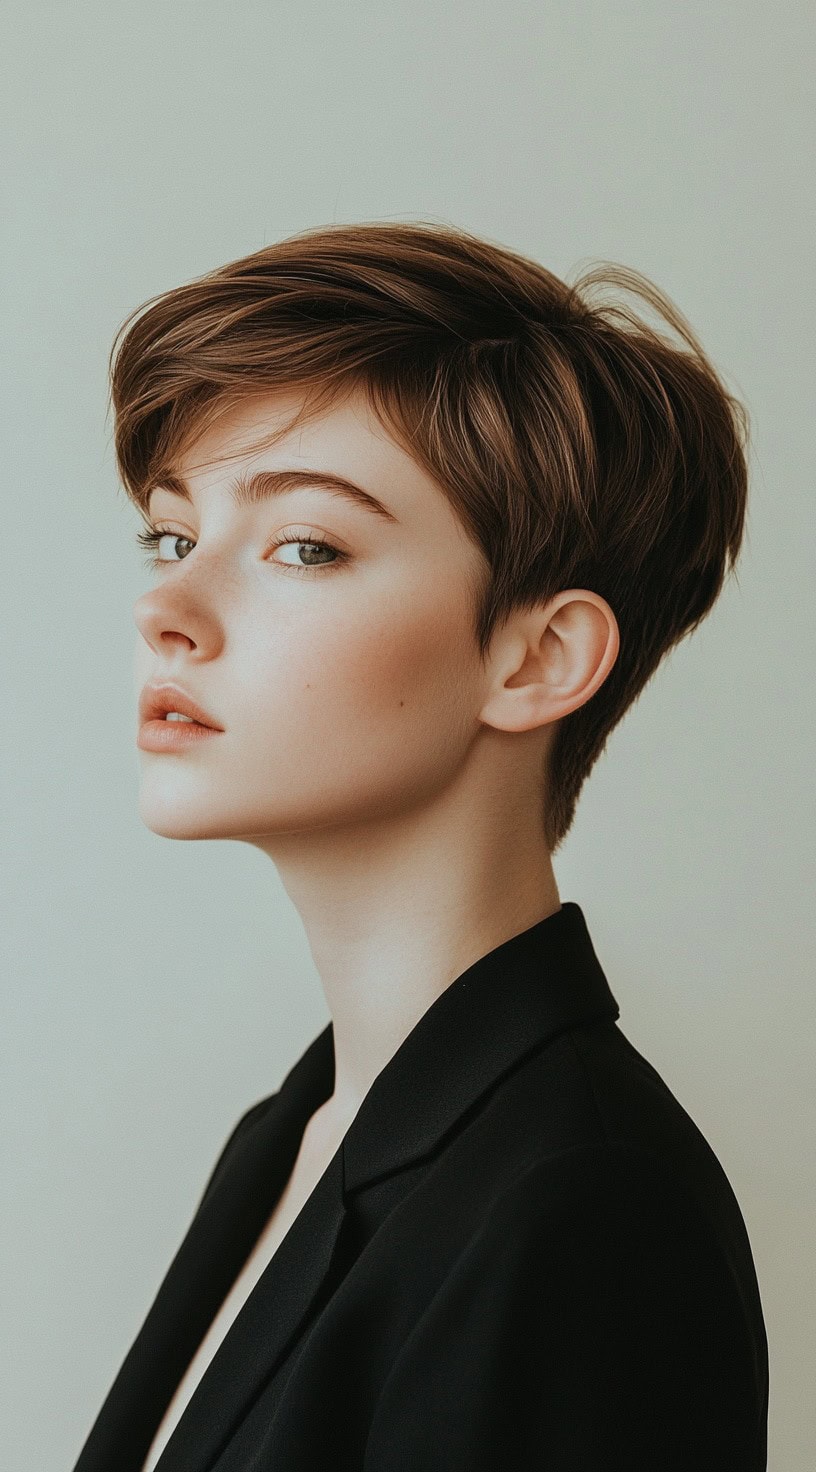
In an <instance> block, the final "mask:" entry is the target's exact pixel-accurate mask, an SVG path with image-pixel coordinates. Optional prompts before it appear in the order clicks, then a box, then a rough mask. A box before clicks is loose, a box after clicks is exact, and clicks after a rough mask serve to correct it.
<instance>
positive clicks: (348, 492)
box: [145, 467, 398, 521]
mask: <svg viewBox="0 0 816 1472" xmlns="http://www.w3.org/2000/svg"><path fill="white" fill-rule="evenodd" d="M301 486H306V487H310V488H311V489H313V490H320V491H330V492H331V493H332V494H333V495H335V496H342V497H343V498H344V499H345V500H347V501H353V502H354V503H355V505H357V506H362V507H363V509H364V510H366V511H370V512H372V513H373V514H374V515H375V516H382V517H385V519H386V520H387V521H397V520H398V518H397V517H396V516H395V515H394V513H393V511H389V510H388V507H387V506H384V505H383V503H382V501H378V500H377V497H376V496H372V494H371V492H370V491H364V490H363V488H362V486H358V485H355V483H354V481H351V480H346V479H345V477H344V476H342V475H335V473H334V472H333V471H331V470H307V469H304V468H303V467H297V468H295V467H293V468H292V469H290V470H258V471H256V472H255V474H254V475H250V476H245V475H239V476H237V477H236V478H235V480H233V481H232V482H231V484H230V487H229V495H230V499H231V500H232V503H233V505H235V506H258V505H260V504H261V503H262V502H264V501H269V500H271V499H272V497H273V496H282V495H284V494H285V493H286V492H287V491H294V490H297V489H298V488H299V487H301ZM159 490H166V491H172V492H173V493H174V495H176V496H180V497H181V499H182V500H183V501H190V502H191V503H192V500H193V497H192V494H191V492H190V487H189V486H188V485H187V482H186V481H185V480H184V479H183V478H182V477H181V476H180V475H166V476H164V477H163V478H162V480H161V481H158V482H157V483H156V485H154V486H151V488H150V490H149V491H148V493H147V496H146V497H145V506H146V507H147V508H149V506H150V498H151V496H152V495H153V493H154V491H159Z"/></svg>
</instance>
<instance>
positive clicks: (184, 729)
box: [136, 721, 223, 751]
mask: <svg viewBox="0 0 816 1472" xmlns="http://www.w3.org/2000/svg"><path fill="white" fill-rule="evenodd" d="M222 734H223V733H222V732H221V731H216V730H215V728H214V727H213V726H201V725H199V723H198V721H145V723H144V725H143V726H140V727H139V734H138V736H137V737H136V745H137V746H138V747H139V748H140V749H141V750H142V751H181V750H183V749H184V748H185V747H188V746H195V745H196V743H197V742H199V741H206V740H208V738H209V737H210V736H221V735H222Z"/></svg>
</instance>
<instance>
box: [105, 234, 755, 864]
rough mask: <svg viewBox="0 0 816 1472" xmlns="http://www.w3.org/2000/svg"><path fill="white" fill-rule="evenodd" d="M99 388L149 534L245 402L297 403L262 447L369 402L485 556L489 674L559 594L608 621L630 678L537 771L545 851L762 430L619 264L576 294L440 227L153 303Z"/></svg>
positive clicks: (606, 694) (704, 550)
mask: <svg viewBox="0 0 816 1472" xmlns="http://www.w3.org/2000/svg"><path fill="white" fill-rule="evenodd" d="M609 286H611V287H613V288H616V289H621V290H623V291H625V292H628V293H630V294H632V295H634V296H635V297H636V298H638V297H639V298H640V299H641V300H642V301H643V302H645V303H646V304H647V305H648V306H649V307H650V308H652V309H653V311H654V312H655V313H657V314H658V317H659V318H662V319H663V322H665V323H666V324H668V326H669V327H670V328H671V329H672V330H673V332H674V333H675V334H676V336H677V337H678V338H679V339H680V341H679V343H678V342H675V341H673V340H672V338H671V337H670V336H667V335H666V333H665V330H663V322H661V323H660V324H659V325H658V326H653V325H649V324H648V322H647V321H646V320H644V317H643V314H642V312H641V313H637V312H635V311H634V310H633V309H632V307H631V306H630V305H627V304H626V303H625V302H624V301H623V300H619V301H617V302H615V301H613V302H611V303H609V302H606V303H604V300H603V295H604V288H607V287H609ZM598 289H600V291H601V296H600V299H598V300H595V297H596V296H597V294H598ZM109 367H110V383H111V404H112V407H113V411H114V421H115V424H114V443H115V454H116V461H117V468H118V471H119V474H120V476H121V479H122V482H123V485H124V487H125V490H126V492H127V495H128V496H129V497H130V498H131V500H132V501H133V502H134V503H135V505H136V506H137V507H138V508H139V509H140V511H141V512H142V514H143V515H145V513H146V503H147V495H148V493H149V491H150V490H151V489H152V487H153V486H154V485H156V484H159V483H160V482H161V481H162V478H163V477H165V476H167V475H172V473H173V467H174V464H175V463H176V461H177V460H178V457H179V456H180V454H181V453H182V451H183V450H184V449H185V448H186V447H187V446H189V445H190V444H191V443H192V442H194V440H195V438H196V436H197V435H198V434H199V433H200V432H202V431H203V430H204V429H207V428H209V427H210V426H211V425H213V424H214V423H216V422H217V420H218V419H219V417H220V416H221V415H222V414H223V413H224V412H225V411H226V410H228V409H230V408H231V407H232V406H234V405H235V404H236V403H237V402H238V401H240V400H242V399H245V398H247V397H248V396H250V395H255V394H257V393H262V392H264V391H269V390H274V389H276V388H286V389H300V388H302V389H303V390H304V391H305V396H304V402H303V406H302V408H301V410H300V412H299V413H298V414H297V415H296V417H295V419H294V420H291V421H290V422H289V424H287V426H285V429H284V430H278V431H276V433H275V434H273V435H271V436H270V437H269V438H268V439H265V440H264V441H263V443H264V444H267V443H270V442H271V441H272V440H274V439H276V438H277V437H278V435H279V434H282V433H284V432H286V431H287V430H288V429H289V428H291V427H292V426H293V425H295V424H298V423H301V422H304V421H305V420H306V419H308V418H311V417H312V416H313V415H315V414H320V413H321V412H323V411H325V410H326V409H327V408H329V407H330V406H331V405H332V404H333V403H335V402H337V401H338V400H340V399H342V398H343V397H345V395H346V394H347V393H348V392H350V391H353V390H355V389H362V390H363V391H364V392H365V393H366V395H367V398H368V401H369V403H370V404H371V406H372V408H373V410H374V411H375V413H376V414H377V416H378V418H379V420H380V422H381V423H382V424H383V426H384V427H385V428H386V430H387V431H388V432H389V433H390V434H391V435H392V437H394V438H395V439H396V440H397V442H398V443H399V444H401V446H402V447H403V448H404V449H405V450H407V452H408V453H409V454H410V455H411V456H412V457H413V458H414V460H415V461H416V462H417V463H418V464H419V465H421V466H422V467H423V468H424V469H425V471H426V472H428V473H429V474H430V476H431V477H432V478H433V480H434V481H435V482H436V483H437V484H438V485H439V487H440V489H441V491H442V492H443V493H444V494H445V495H446V496H447V497H448V500H449V502H450V503H451V505H452V507H453V509H454V510H455V512H456V514H457V516H458V517H459V519H460V521H461V522H462V523H463V525H464V527H465V529H466V531H467V533H468V534H469V535H470V537H471V538H472V539H473V540H474V541H475V542H476V544H477V545H478V546H479V547H480V548H481V551H482V553H483V554H484V559H485V575H484V578H483V581H482V583H481V585H480V586H479V587H478V589H477V590H476V596H475V598H474V607H473V629H474V638H475V641H476V645H477V647H478V651H479V654H480V656H481V658H482V659H484V658H485V655H486V653H487V650H488V647H489V644H490V639H491V635H492V634H493V632H494V630H495V629H496V628H497V627H498V626H500V625H501V624H502V623H503V621H504V620H505V619H506V618H507V616H508V615H509V614H510V613H511V612H512V611H513V610H514V609H529V608H532V607H534V606H535V605H536V604H539V603H546V602H547V601H549V600H550V599H551V598H552V597H553V596H554V595H555V594H556V593H558V592H560V591H561V590H563V589H567V588H586V589H589V590H592V591H594V592H595V593H597V594H599V595H600V596H601V597H602V598H604V599H605V600H606V601H607V602H608V604H609V605H610V607H611V609H612V611H613V612H614V614H615V617H616V619H617V622H618V628H619V632H620V648H619V652H618V656H617V659H616V661H615V664H614V665H613V667H612V669H611V671H610V672H609V674H608V675H607V677H606V679H605V680H604V682H603V684H602V685H601V686H600V687H599V689H598V690H597V691H596V692H595V694H594V695H593V696H592V697H591V698H590V699H589V700H588V701H586V702H585V704H584V705H582V706H580V707H579V708H578V709H576V710H574V711H571V712H570V713H569V714H568V715H566V716H564V717H562V718H561V719H560V720H559V721H558V722H557V723H556V729H555V730H554V733H553V738H552V742H551V745H550V747H549V750H548V752H547V756H546V760H545V762H544V770H543V772H542V791H541V795H540V799H539V800H540V801H541V804H542V822H543V826H544V833H545V837H546V842H547V844H548V848H549V850H550V852H551V853H554V852H555V851H556V850H557V849H558V847H559V846H560V844H561V842H562V841H563V839H564V837H565V836H566V834H567V832H568V830H569V828H570V826H571V824H572V821H573V817H574V813H575V806H576V803H577V800H578V796H579V793H580V790H581V787H582V785H583V783H584V781H585V779H586V778H587V776H588V775H589V772H590V770H591V768H592V766H593V765H594V763H595V761H596V760H597V758H598V757H599V756H600V754H601V752H602V751H603V749H604V746H605V744H606V740H607V737H608V736H609V734H610V732H611V731H612V730H613V729H614V727H615V726H616V725H617V723H618V721H620V719H621V717H622V716H623V714H624V712H625V711H626V710H627V709H628V707H629V706H630V705H631V704H632V703H633V701H634V700H636V698H637V697H638V695H639V694H640V692H641V690H642V689H643V687H644V686H645V684H646V682H647V681H648V680H649V678H650V676H651V675H652V673H653V672H654V670H655V669H656V668H657V666H658V664H659V663H660V661H661V659H662V657H663V655H664V654H665V653H666V652H667V650H669V649H671V648H672V646H674V645H675V644H677V643H678V642H679V640H680V639H681V638H683V637H684V636H685V635H686V634H687V633H689V632H690V631H692V630H693V629H694V628H695V627H696V626H697V624H699V623H700V621H701V620H702V619H703V618H704V617H705V615H706V614H707V613H708V612H709V610H710V609H711V607H712V606H713V604H714V602H715V600H716V599H717V597H718V595H719V593H720V590H721V588H722V585H723V582H724V580H725V576H726V572H727V571H728V570H729V569H733V566H734V563H735V561H736V558H737V555H738V553H739V550H740V547H741V543H742V539H743V531H744V523H745V513H746V498H747V480H748V475H747V460H746V449H747V436H748V415H747V413H746V410H745V408H744V407H743V405H742V404H740V403H739V402H738V401H737V400H736V399H735V398H734V397H733V396H732V395H731V394H730V393H729V392H728V391H727V390H726V388H725V386H724V384H723V382H722V381H721V379H720V378H719V377H718V375H717V373H716V372H715V370H714V368H713V366H712V364H711V362H710V361H709V359H708V358H707V357H706V355H705V353H704V351H703V349H702V347H701V345H700V343H699V341H698V340H697V338H696V337H695V335H694V333H693V332H692V329H691V328H690V326H689V324H688V322H687V321H686V319H685V318H684V317H683V316H682V315H681V314H680V312H679V311H678V310H677V308H676V307H675V306H674V305H673V303H672V302H671V301H670V300H669V299H668V298H667V297H666V296H665V295H664V293H662V292H661V291H660V290H659V289H658V288H657V287H656V286H654V284H653V283H652V282H650V281H649V280H647V278H646V277H644V276H642V275H641V274H639V273H638V272H635V271H632V270H629V269H627V268H626V267H623V266H618V265H615V264H609V263H601V265H599V266H598V265H596V266H595V267H594V268H592V269H589V270H586V271H585V272H584V273H583V274H582V275H581V276H580V277H579V278H578V279H577V281H576V282H575V284H574V285H568V284H566V283H565V282H564V281H562V280H561V279H559V278H558V277H557V276H555V275H553V274H552V273H551V272H550V271H548V270H546V269H545V268H544V267H543V266H541V265H539V264H537V263H536V262H535V261H533V260H530V259H527V258H526V257H525V256H523V255H520V254H517V253H516V252H514V251H511V250H509V249H507V248H505V247H503V246H501V245H498V244H495V243H492V242H489V241H487V240H485V239H483V238H481V237H478V236H476V235H473V234H470V233H469V232H467V231H465V230H460V229H455V228H453V227H451V226H447V225H444V226H443V225H435V224H432V223H423V222H418V223H407V224H406V223H390V222H386V223H376V222H375V223H361V224H339V225H329V226H325V227H319V228H315V229H309V230H305V231H302V232H299V233H298V234H295V235H291V236H289V237H287V238H286V239H284V240H280V241H277V242H275V243H274V244H272V245H268V246H265V247H264V248H263V249H261V250H258V251H255V252H253V253H252V254H251V255H248V256H243V257H242V258H241V259H239V260H235V261H232V262H230V263H229V264H228V265H225V266H221V267H220V268H218V269H216V270H211V271H209V272H207V273H206V274H205V275H203V276H200V277H197V278H195V279H193V280H192V281H190V282H188V283H187V284H185V285H182V286H180V287H177V288H175V289H172V290H170V291H167V292H165V293H163V294H161V295H159V296H156V297H152V298H150V299H149V300H148V301H147V302H146V303H144V304H143V306H142V307H139V308H137V309H136V310H135V311H134V312H131V313H130V314H129V316H128V317H127V318H126V319H125V321H124V322H123V324H122V326H121V327H120V328H119V331H118V332H117V335H116V338H115V340H114V344H113V347H112V349H111V355H110V364H109Z"/></svg>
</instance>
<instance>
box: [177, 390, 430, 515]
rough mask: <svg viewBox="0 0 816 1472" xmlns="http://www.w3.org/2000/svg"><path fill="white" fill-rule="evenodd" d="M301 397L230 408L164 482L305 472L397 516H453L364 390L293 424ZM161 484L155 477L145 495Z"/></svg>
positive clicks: (277, 394)
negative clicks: (363, 494)
mask: <svg viewBox="0 0 816 1472" xmlns="http://www.w3.org/2000/svg"><path fill="white" fill-rule="evenodd" d="M303 401H304V395H303V394H302V393H297V392H293V391H291V390H275V391H270V392H269V393H264V394H257V395H253V396H252V398H248V399H246V400H244V401H242V402H241V403H240V404H237V405H232V406H231V407H230V408H229V409H228V410H227V411H226V412H225V413H223V414H222V416H221V417H220V418H219V419H218V420H217V422H216V423H215V424H213V425H211V426H209V427H208V428H207V429H205V430H204V431H203V432H202V433H201V434H199V435H197V436H195V438H194V439H193V440H192V441H191V443H190V444H189V445H188V446H187V447H186V448H185V449H184V451H183V452H182V453H181V454H180V455H179V456H178V458H177V459H176V461H175V462H174V466H173V476H167V477H165V480H166V481H168V482H169V484H170V486H171V487H172V484H173V482H174V480H179V481H182V482H183V483H184V484H186V485H187V486H188V487H190V489H191V490H192V492H193V495H194V497H198V496H199V494H203V493H208V492H210V491H211V490H212V491H218V490H219V489H220V488H223V489H224V490H225V491H226V490H227V488H228V487H230V486H231V485H232V484H233V483H234V481H235V480H236V478H240V479H242V480H244V481H246V479H247V477H248V476H250V475H252V474H254V473H255V472H258V471H267V470H268V471H274V470H283V469H293V470H298V469H299V470H305V469H309V470H315V471H322V472H326V473H327V474H333V475H335V476H340V477H344V478H347V479H348V480H350V481H351V482H353V483H355V484H356V485H358V486H360V487H362V488H363V489H364V490H368V491H369V492H370V494H371V495H372V496H373V497H376V498H377V499H378V500H379V501H380V502H381V503H382V504H383V505H384V506H385V507H386V508H387V509H389V510H390V511H391V512H392V513H393V515H394V516H395V517H396V518H397V519H399V520H410V519H411V517H412V516H417V515H421V516H425V517H427V516H429V515H430V516H432V517H438V518H441V519H449V518H451V517H453V511H452V509H451V507H450V504H449V502H448V499H447V496H446V495H445V493H444V492H443V490H442V488H441V487H440V486H439V485H438V484H437V482H436V481H435V480H433V479H432V477H431V476H430V475H429V474H428V473H427V472H426V471H425V470H424V468H423V467H422V466H421V465H419V464H418V463H417V461H416V460H415V459H414V458H413V457H412V456H411V455H410V454H409V453H408V451H407V450H406V449H404V448H403V447H402V445H401V444H399V442H398V441H397V439H396V438H395V437H394V436H393V435H392V434H390V433H389V431H388V429H387V428H386V427H385V426H384V425H383V424H381V422H380V420H379V419H378V417H377V415H376V414H375V412H374V410H373V409H372V407H371V405H370V404H369V402H368V399H367V397H366V396H365V395H364V394H363V393H362V392H359V391H358V392H354V393H350V394H347V395H346V396H345V397H344V398H343V400H342V401H340V402H337V403H335V404H333V405H331V406H330V407H328V408H325V409H323V410H321V411H320V412H318V413H313V414H312V417H310V418H307V419H306V420H304V421H302V422H301V423H299V424H297V425H292V423H291V421H292V420H293V419H294V417H295V415H296V414H297V413H298V411H299V410H300V408H301V407H302V405H303ZM162 487H163V482H162V481H161V480H160V481H159V482H157V485H156V487H155V488H154V490H153V492H152V493H151V496H158V494H159V491H160V490H161V489H162ZM457 524H458V523H457Z"/></svg>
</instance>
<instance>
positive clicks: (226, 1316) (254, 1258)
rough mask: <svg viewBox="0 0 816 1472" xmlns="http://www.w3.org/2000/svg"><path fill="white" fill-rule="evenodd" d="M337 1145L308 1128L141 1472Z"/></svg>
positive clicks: (145, 1471)
mask: <svg viewBox="0 0 816 1472" xmlns="http://www.w3.org/2000/svg"><path fill="white" fill-rule="evenodd" d="M315 1119H316V1116H313V1119H312V1120H310V1122H309V1124H310V1125H312V1124H313V1122H314V1121H315ZM338 1145H339V1139H338V1140H337V1141H329V1142H325V1141H322V1140H319V1139H318V1140H315V1137H314V1134H313V1135H312V1136H310V1135H309V1125H307V1128H306V1131H305V1133H304V1136H303V1139H302V1141H301V1145H300V1150H299V1153H298V1156H297V1159H296V1161H295V1164H294V1166H293V1169H292V1174H291V1175H290V1177H289V1180H288V1181H287V1183H286V1186H285V1187H284V1189H283V1192H282V1193H281V1196H280V1198H279V1199H278V1202H277V1205H276V1206H275V1208H274V1210H273V1211H272V1214H271V1216H270V1217H269V1220H268V1221H267V1223H266V1226H265V1227H264V1229H263V1231H262V1232H261V1235H260V1237H259V1238H258V1240H257V1242H256V1243H255V1246H254V1247H253V1249H252V1251H251V1253H250V1254H249V1257H248V1258H247V1260H246V1262H245V1263H244V1266H243V1267H242V1269H241V1271H240V1273H239V1274H238V1277H237V1278H236V1279H235V1282H234V1283H233V1285H232V1287H231V1288H230V1290H229V1292H228V1293H227V1296H226V1298H225V1299H224V1301H223V1303H222V1305H221V1307H220V1309H219V1310H218V1313H217V1314H216V1316H215V1318H214V1319H213V1321H212V1323H211V1325H210V1327H209V1329H208V1330H207V1333H206V1334H205V1335H204V1338H203V1339H202V1341H201V1343H200V1345H199V1346H198V1349H197V1350H196V1352H195V1354H194V1355H193V1358H192V1360H191V1361H190V1364H189V1366H188V1368H187V1370H186V1372H185V1374H184V1376H183V1378H182V1379H181V1381H180V1382H179V1385H178V1387H177V1389H176V1392H175V1394H174V1396H173V1399H172V1400H171V1401H170V1404H169V1406H168V1407H167V1410H166V1411H165V1413H164V1416H163V1418H162V1420H161V1422H160V1424H159V1427H158V1430H157V1431H156V1435H155V1436H154V1438H153V1441H152V1443H151V1446H150V1450H149V1452H148V1454H147V1458H146V1460H145V1462H144V1464H143V1467H142V1472H153V1469H154V1468H155V1466H156V1463H157V1462H158V1460H159V1457H160V1456H161V1454H162V1452H163V1451H164V1448H165V1446H166V1445H167V1442H168V1441H169V1440H170V1437H171V1436H172V1434H173V1431H174V1430H175V1428H176V1426H177V1424H178V1422H179V1421H180V1419H181V1416H182V1414H183V1412H184V1410H185V1408H186V1406H187V1404H188V1402H189V1400H190V1399H191V1397H192V1395H193V1392H194V1391H195V1389H196V1386H197V1385H198V1383H199V1381H200V1379H201V1377H202V1375H203V1374H204V1371H205V1370H206V1368H207V1366H208V1365H209V1363H210V1360H211V1359H212V1358H213V1355H214V1354H215V1352H216V1350H217V1349H218V1347H219V1345H220V1344H221V1341H222V1340H223V1339H224V1337H225V1335H226V1334H227V1331H228V1330H229V1328H230V1327H231V1325H232V1323H233V1322H234V1320H235V1318H236V1317H237V1315H238V1314H239V1312H240V1310H241V1309H242V1307H243V1305H244V1304H245V1303H246V1300H247V1299H248V1297H249V1295H250V1293H251V1292H252V1290H253V1288H254V1287H255V1284H256V1283H257V1282H258V1279H259V1278H260V1277H261V1275H262V1273H263V1271H264V1269H265V1268H266V1266H267V1264H268V1263H269V1262H270V1261H271V1259H272V1258H273V1257H274V1255H275V1253H276V1251H277V1249H278V1247H279V1246H280V1244H281V1242H282V1241H283V1238H284V1237H285V1236H286V1233H287V1232H288V1231H289V1228H290V1227H291V1225H292V1223H293V1222H294V1220H295V1218H296V1217H297V1215H298V1214H299V1212H300V1210H301V1208H302V1207H303V1206H304V1205H305V1203H306V1201H307V1200H308V1198H309V1196H310V1195H311V1193H312V1191H313V1190H314V1188H315V1186H316V1185H317V1183H318V1181H319V1180H320V1177H321V1176H322V1175H323V1172H324V1171H325V1169H326V1167H327V1165H328V1164H329V1161H330V1160H331V1158H332V1156H333V1155H334V1153H335V1150H336V1149H337V1147H338Z"/></svg>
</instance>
